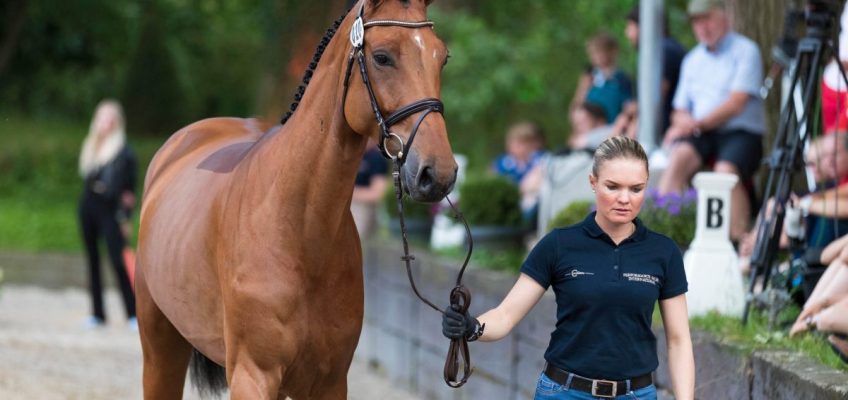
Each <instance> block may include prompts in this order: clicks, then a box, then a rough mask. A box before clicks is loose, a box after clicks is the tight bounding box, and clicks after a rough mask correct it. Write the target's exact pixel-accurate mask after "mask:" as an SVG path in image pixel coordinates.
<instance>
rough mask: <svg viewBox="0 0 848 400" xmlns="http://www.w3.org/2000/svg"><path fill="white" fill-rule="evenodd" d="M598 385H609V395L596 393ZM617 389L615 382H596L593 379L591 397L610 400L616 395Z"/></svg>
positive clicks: (601, 380) (600, 380) (599, 380)
mask: <svg viewBox="0 0 848 400" xmlns="http://www.w3.org/2000/svg"><path fill="white" fill-rule="evenodd" d="M598 384H603V385H609V387H610V390H609V391H610V394H603V393H598ZM601 388H602V389H603V386H602V387H601ZM617 389H618V385H616V382H615V381H605V380H603V379H597V380H595V379H593V380H592V396H596V397H604V398H607V399H612V398H614V397H615V396H616V395H617V393H616V391H617Z"/></svg>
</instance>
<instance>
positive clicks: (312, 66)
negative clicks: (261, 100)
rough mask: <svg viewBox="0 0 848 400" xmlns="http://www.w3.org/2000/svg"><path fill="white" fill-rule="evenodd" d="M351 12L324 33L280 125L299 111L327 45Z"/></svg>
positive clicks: (343, 15)
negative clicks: (304, 94) (298, 107)
mask: <svg viewBox="0 0 848 400" xmlns="http://www.w3.org/2000/svg"><path fill="white" fill-rule="evenodd" d="M349 12H350V10H348V11H346V12H345V13H344V14H342V16H341V17H339V19H337V20H336V21H335V22H333V25H332V26H331V27H329V28H327V32H325V33H324V37H323V38H321V42H320V43H318V48H316V49H315V54H314V55H313V56H312V62H310V63H309V66H307V67H306V72H304V74H303V80H302V82H301V84H300V86H298V87H297V90H296V91H295V92H294V101H293V102H292V104H291V106H290V107H289V111H287V112H286V115H284V116H283V118H282V119H281V120H280V123H281V124H283V125H285V124H286V121H288V120H289V118H291V116H292V114H294V112H295V110H297V106H298V105H299V104H300V100H301V99H302V98H303V93H304V92H305V91H306V86H308V85H309V81H310V80H311V79H312V74H313V73H314V72H315V68H316V67H318V62H319V61H321V56H322V55H323V54H324V50H326V49H327V45H328V44H330V40H331V39H333V36H334V35H335V34H336V30H338V29H339V25H341V23H342V20H344V18H345V16H347V14H348V13H349Z"/></svg>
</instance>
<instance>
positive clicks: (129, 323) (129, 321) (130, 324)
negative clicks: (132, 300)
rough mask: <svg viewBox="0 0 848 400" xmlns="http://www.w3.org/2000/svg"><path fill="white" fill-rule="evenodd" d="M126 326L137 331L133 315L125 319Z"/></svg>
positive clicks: (136, 320)
mask: <svg viewBox="0 0 848 400" xmlns="http://www.w3.org/2000/svg"><path fill="white" fill-rule="evenodd" d="M127 328H129V330H131V331H133V332H138V319H136V318H135V317H130V318H129V319H127Z"/></svg>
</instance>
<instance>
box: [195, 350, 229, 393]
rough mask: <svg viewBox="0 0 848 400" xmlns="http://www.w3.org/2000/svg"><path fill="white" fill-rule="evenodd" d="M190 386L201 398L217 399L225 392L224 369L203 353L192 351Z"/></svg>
mask: <svg viewBox="0 0 848 400" xmlns="http://www.w3.org/2000/svg"><path fill="white" fill-rule="evenodd" d="M189 374H190V375H191V383H192V386H194V388H195V389H196V390H197V392H198V393H200V395H201V396H202V397H204V398H205V397H207V395H210V396H212V397H219V396H220V395H221V394H223V392H224V391H225V390H227V373H226V370H225V369H224V367H222V366H220V365H218V364H217V363H216V362H215V361H212V360H210V359H209V358H208V357H206V356H205V355H203V353H201V352H199V351H197V349H192V351H191V363H190V364H189Z"/></svg>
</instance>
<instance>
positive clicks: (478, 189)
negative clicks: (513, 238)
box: [459, 176, 521, 226]
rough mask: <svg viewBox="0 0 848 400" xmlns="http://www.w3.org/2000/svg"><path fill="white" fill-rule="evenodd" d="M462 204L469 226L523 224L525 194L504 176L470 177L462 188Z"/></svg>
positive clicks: (460, 189) (460, 195)
mask: <svg viewBox="0 0 848 400" xmlns="http://www.w3.org/2000/svg"><path fill="white" fill-rule="evenodd" d="M459 201H460V204H461V207H460V208H461V209H462V212H463V214H464V216H465V219H466V220H467V221H468V224H469V225H501V226H519V224H521V205H520V203H521V194H520V193H519V192H518V187H516V185H515V184H513V183H512V182H510V181H508V180H507V179H505V178H503V177H499V176H483V177H476V178H474V177H470V178H468V179H467V180H466V181H465V182H463V184H462V186H460V188H459Z"/></svg>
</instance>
